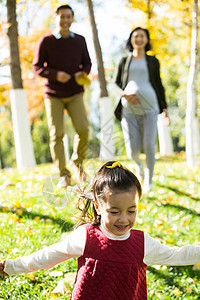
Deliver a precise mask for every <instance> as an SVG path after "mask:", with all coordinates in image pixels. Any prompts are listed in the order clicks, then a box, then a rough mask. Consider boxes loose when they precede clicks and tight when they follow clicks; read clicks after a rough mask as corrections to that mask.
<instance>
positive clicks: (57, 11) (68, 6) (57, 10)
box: [56, 4, 74, 16]
mask: <svg viewBox="0 0 200 300" xmlns="http://www.w3.org/2000/svg"><path fill="white" fill-rule="evenodd" d="M60 9H70V10H71V12H72V16H74V11H73V9H72V8H71V6H70V5H68V4H64V5H61V6H59V7H58V8H57V9H56V15H58V14H59V11H60Z"/></svg>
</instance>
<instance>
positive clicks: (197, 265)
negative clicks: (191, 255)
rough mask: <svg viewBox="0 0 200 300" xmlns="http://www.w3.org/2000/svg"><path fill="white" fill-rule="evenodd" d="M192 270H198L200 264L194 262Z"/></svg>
mask: <svg viewBox="0 0 200 300" xmlns="http://www.w3.org/2000/svg"><path fill="white" fill-rule="evenodd" d="M192 270H193V271H200V264H196V265H194V266H193V267H192Z"/></svg>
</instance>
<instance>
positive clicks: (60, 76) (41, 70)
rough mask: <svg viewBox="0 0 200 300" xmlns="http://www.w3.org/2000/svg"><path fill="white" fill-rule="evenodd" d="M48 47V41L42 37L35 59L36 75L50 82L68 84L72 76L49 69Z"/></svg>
mask: <svg viewBox="0 0 200 300" xmlns="http://www.w3.org/2000/svg"><path fill="white" fill-rule="evenodd" d="M46 47H47V41H46V39H45V37H42V38H41V39H40V40H39V41H38V44H37V46H36V51H35V56H34V59H33V69H34V71H35V73H36V74H37V75H40V76H42V77H45V78H48V79H50V80H57V81H59V82H61V83H66V82H67V81H69V80H70V79H71V75H69V74H68V73H66V72H63V71H58V70H56V69H52V68H49V67H48V65H47V51H46Z"/></svg>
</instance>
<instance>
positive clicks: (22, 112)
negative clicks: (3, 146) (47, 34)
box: [6, 0, 35, 169]
mask: <svg viewBox="0 0 200 300" xmlns="http://www.w3.org/2000/svg"><path fill="white" fill-rule="evenodd" d="M6 7H7V22H8V33H7V34H8V39H9V47H10V71H11V81H12V89H11V92H10V99H11V109H12V120H13V131H14V139H15V151H16V159H17V168H18V169H26V168H32V167H34V166H35V157H34V152H33V145H32V139H31V133H30V125H29V120H28V109H27V103H26V96H25V91H24V89H23V83H22V77H21V67H20V57H19V45H18V26H17V18H16V0H7V1H6Z"/></svg>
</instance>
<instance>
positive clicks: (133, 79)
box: [122, 58, 159, 115]
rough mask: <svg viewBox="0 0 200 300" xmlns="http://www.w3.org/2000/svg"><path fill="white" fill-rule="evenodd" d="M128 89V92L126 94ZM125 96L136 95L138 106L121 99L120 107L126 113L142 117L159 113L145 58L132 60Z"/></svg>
mask: <svg viewBox="0 0 200 300" xmlns="http://www.w3.org/2000/svg"><path fill="white" fill-rule="evenodd" d="M127 89H129V92H127ZM124 92H125V93H126V94H135V93H136V94H138V96H139V97H140V103H139V104H134V105H133V104H131V103H129V102H128V101H127V100H126V99H125V98H123V97H122V105H123V107H124V109H125V111H126V113H133V114H134V115H144V114H149V113H152V112H155V113H157V114H158V113H159V106H158V100H157V96H156V92H155V90H154V88H153V87H152V85H151V83H150V81H149V71H148V67H147V61H146V58H139V59H134V58H133V59H132V60H131V63H130V66H129V71H128V84H127V86H126V88H125V90H124Z"/></svg>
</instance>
